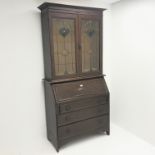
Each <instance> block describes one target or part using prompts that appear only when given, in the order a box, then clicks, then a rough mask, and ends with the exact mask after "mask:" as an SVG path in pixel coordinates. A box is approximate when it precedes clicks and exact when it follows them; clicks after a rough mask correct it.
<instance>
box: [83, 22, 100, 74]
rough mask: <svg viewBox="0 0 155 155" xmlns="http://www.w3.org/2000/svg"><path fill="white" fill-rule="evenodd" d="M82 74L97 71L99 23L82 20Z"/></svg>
mask: <svg viewBox="0 0 155 155" xmlns="http://www.w3.org/2000/svg"><path fill="white" fill-rule="evenodd" d="M81 44H82V72H92V71H98V70H99V22H98V21H96V20H82V23H81Z"/></svg>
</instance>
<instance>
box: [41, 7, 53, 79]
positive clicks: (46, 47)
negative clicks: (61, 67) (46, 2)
mask: <svg viewBox="0 0 155 155" xmlns="http://www.w3.org/2000/svg"><path fill="white" fill-rule="evenodd" d="M48 16H49V12H48V9H45V10H43V11H42V12H41V23H42V38H43V51H44V52H43V54H44V72H45V79H46V80H47V79H50V80H51V79H52V70H51V66H52V63H51V58H52V57H51V47H50V45H51V44H50V30H49V19H48Z"/></svg>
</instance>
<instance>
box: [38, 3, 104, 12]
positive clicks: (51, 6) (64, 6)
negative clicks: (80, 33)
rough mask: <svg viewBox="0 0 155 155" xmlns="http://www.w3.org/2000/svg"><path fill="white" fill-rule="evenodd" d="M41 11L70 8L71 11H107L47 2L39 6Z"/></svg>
mask: <svg viewBox="0 0 155 155" xmlns="http://www.w3.org/2000/svg"><path fill="white" fill-rule="evenodd" d="M38 8H39V9H40V10H44V9H47V8H48V9H52V8H69V9H85V10H98V11H104V10H106V9H104V8H95V7H84V6H73V5H66V4H58V3H48V2H45V3H43V4H41V5H40V6H38Z"/></svg>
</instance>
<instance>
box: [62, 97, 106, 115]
mask: <svg viewBox="0 0 155 155" xmlns="http://www.w3.org/2000/svg"><path fill="white" fill-rule="evenodd" d="M106 103H107V97H106V96H102V97H98V98H89V99H81V100H79V101H72V102H67V103H60V104H59V106H60V109H59V110H60V113H61V114H63V113H66V112H71V111H76V110H80V109H84V108H88V107H92V106H97V105H101V104H106Z"/></svg>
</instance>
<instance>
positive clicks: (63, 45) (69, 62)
mask: <svg viewBox="0 0 155 155" xmlns="http://www.w3.org/2000/svg"><path fill="white" fill-rule="evenodd" d="M50 29H51V31H50V32H51V35H50V37H51V45H52V46H51V47H52V52H51V54H52V58H53V65H52V70H53V72H54V78H60V79H61V78H69V77H74V76H76V74H77V60H76V49H77V48H76V41H77V39H76V34H77V16H76V15H73V14H66V13H65V14H62V13H61V14H60V13H52V14H51V15H50Z"/></svg>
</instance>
